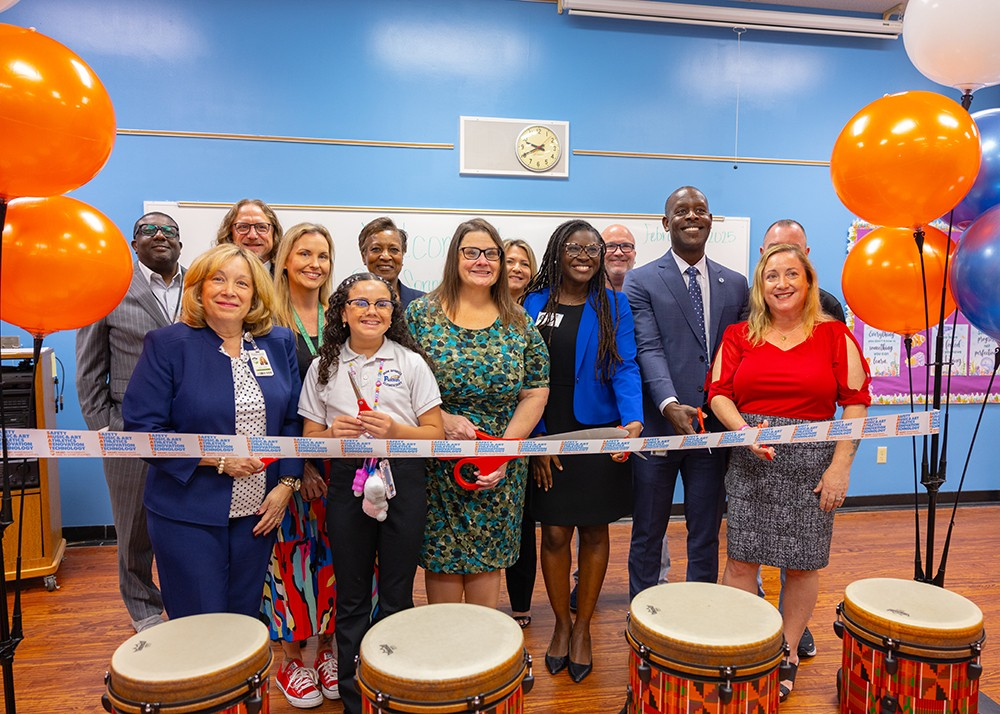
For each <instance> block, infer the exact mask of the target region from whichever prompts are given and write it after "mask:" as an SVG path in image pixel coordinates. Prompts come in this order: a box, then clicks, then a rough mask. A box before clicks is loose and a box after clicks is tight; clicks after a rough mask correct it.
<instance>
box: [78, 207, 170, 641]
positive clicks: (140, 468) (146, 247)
mask: <svg viewBox="0 0 1000 714" xmlns="http://www.w3.org/2000/svg"><path fill="white" fill-rule="evenodd" d="M132 236H133V239H132V249H133V250H135V254H136V257H137V258H138V261H137V262H136V263H135V265H134V266H133V270H132V283H131V285H129V289H128V292H127V293H126V294H125V297H124V298H123V299H122V301H121V303H119V305H118V307H116V308H115V309H114V310H112V311H111V312H110V313H109V314H108V316H107V317H105V318H103V319H101V320H98V321H97V322H95V323H94V324H93V325H88V326H87V327H83V328H81V329H80V330H78V331H77V333H76V369H77V377H76V391H77V395H78V396H79V398H80V408H81V409H82V410H83V418H84V420H85V421H86V422H87V426H88V427H89V428H90V429H94V430H99V429H110V430H112V431H117V430H120V429H122V395H124V393H125V387H127V386H128V382H129V379H130V378H131V377H132V370H133V369H134V368H135V364H136V362H137V361H138V360H139V355H140V354H141V353H142V341H143V338H144V337H145V336H146V333H147V332H149V331H150V330H155V329H157V328H159V327H166V326H167V325H169V324H170V323H172V322H175V321H176V320H177V317H178V315H179V314H180V304H181V293H182V289H183V283H184V271H183V269H181V268H180V267H179V266H178V263H177V261H178V259H179V258H180V254H181V241H180V230H179V229H178V227H177V222H176V221H175V220H174V219H173V218H171V217H170V216H168V215H166V214H164V213H147V214H146V215H145V216H143V217H142V218H140V219H139V220H138V221H136V223H135V227H134V228H133V230H132ZM104 477H105V479H106V480H107V482H108V491H109V493H110V495H111V513H112V517H113V518H114V521H115V531H116V532H117V534H118V587H119V590H120V591H121V595H122V600H124V601H125V607H126V608H127V609H128V613H129V616H130V617H131V619H132V626H133V627H134V628H135V630H136V632H141V631H142V630H144V629H146V628H147V627H152V626H153V625H155V624H157V623H159V622H160V621H161V619H162V615H163V600H162V598H161V597H160V590H159V588H158V587H157V586H156V584H155V583H154V582H153V547H152V545H151V544H150V542H149V534H148V533H147V531H146V509H145V507H144V506H143V505H142V494H143V490H144V489H145V486H146V463H145V462H144V461H141V460H140V459H105V460H104Z"/></svg>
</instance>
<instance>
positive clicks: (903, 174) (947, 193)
mask: <svg viewBox="0 0 1000 714" xmlns="http://www.w3.org/2000/svg"><path fill="white" fill-rule="evenodd" d="M981 156H982V150H981V149H980V146H979V130H978V129H977V128H976V123H975V122H974V121H973V120H972V117H971V116H969V112H967V111H966V110H965V109H962V107H961V106H960V105H959V104H957V103H956V102H954V101H952V100H951V99H948V98H947V97H944V96H942V95H940V94H935V93H934V92H902V93H901V94H892V95H889V96H887V97H882V98H881V99H877V100H875V101H874V102H872V103H871V104H869V105H868V106H866V107H865V108H864V109H862V110H861V111H860V112H858V113H857V114H855V115H854V117H853V118H852V119H851V120H850V121H849V122H847V126H845V127H844V129H843V131H841V132H840V136H838V137H837V142H836V143H835V144H834V146H833V156H832V157H831V158H830V174H831V176H832V178H833V188H834V190H835V191H836V192H837V196H839V197H840V200H841V201H842V202H843V204H844V205H845V206H847V208H848V210H850V211H851V212H852V213H854V214H855V215H857V216H860V217H861V218H863V219H865V220H866V221H868V222H869V223H872V224H875V225H879V226H908V227H913V228H916V227H918V226H922V225H925V224H927V223H929V222H931V221H933V220H934V219H935V218H937V217H938V216H942V215H944V214H945V213H947V212H948V211H949V210H951V209H952V208H953V207H954V206H955V205H957V204H958V202H959V201H961V200H962V199H963V198H965V194H967V193H968V192H969V189H971V188H972V184H973V182H974V181H975V180H976V175H977V174H978V173H979V162H980V159H981Z"/></svg>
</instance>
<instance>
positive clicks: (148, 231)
mask: <svg viewBox="0 0 1000 714" xmlns="http://www.w3.org/2000/svg"><path fill="white" fill-rule="evenodd" d="M157 231H159V232H160V233H162V234H163V237H164V238H176V237H177V236H179V235H180V234H181V232H180V229H179V228H177V226H156V225H153V224H152V223H143V224H142V225H140V226H139V228H138V229H137V230H136V235H143V236H146V237H147V238H152V237H153V236H155V235H156V232H157Z"/></svg>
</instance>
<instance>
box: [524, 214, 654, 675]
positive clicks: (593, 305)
mask: <svg viewBox="0 0 1000 714" xmlns="http://www.w3.org/2000/svg"><path fill="white" fill-rule="evenodd" d="M605 280H606V278H605V273H604V241H603V240H602V239H601V235H600V233H598V232H597V231H596V230H595V229H594V227H593V226H591V225H590V224H589V223H587V222H586V221H581V220H572V221H567V222H566V223H563V224H562V225H561V226H559V227H558V228H556V230H555V232H554V233H553V234H552V237H551V238H550V239H549V244H548V247H547V248H546V249H545V255H544V256H543V258H542V264H541V267H540V269H539V271H538V274H537V275H536V276H535V278H534V279H533V280H532V281H531V284H530V285H529V286H528V289H527V292H528V294H527V296H526V297H525V299H524V308H525V310H526V311H527V312H528V314H529V315H531V317H533V318H534V319H535V321H536V322H537V324H538V329H539V332H541V334H542V339H544V340H545V342H546V344H548V347H549V354H550V357H551V362H550V364H551V371H550V375H549V383H550V390H551V396H550V398H549V402H548V404H547V406H546V407H545V413H544V415H543V417H542V421H541V422H540V423H539V425H538V431H540V432H543V433H559V432H564V431H574V430H577V429H585V428H588V427H593V426H618V425H624V427H625V429H626V430H627V431H628V433H629V436H631V437H636V436H638V435H639V433H640V432H641V431H642V383H641V380H640V377H639V367H638V365H637V364H636V361H635V356H636V346H635V335H634V326H633V322H632V310H631V308H630V307H629V304H628V299H627V298H626V297H625V295H624V294H622V293H616V292H614V291H613V290H609V289H607V288H606V287H605ZM626 458H627V457H626V456H625V455H624V454H616V455H615V456H614V457H612V458H608V457H606V456H563V457H558V456H542V457H538V458H533V459H532V460H531V473H532V477H533V481H534V484H533V486H532V493H531V499H532V509H533V513H534V516H535V518H537V519H538V520H539V521H541V523H542V576H543V578H544V579H545V590H546V592H547V593H548V596H549V602H550V603H551V605H552V610H553V612H554V613H555V617H556V624H555V629H554V631H553V633H552V639H551V641H550V642H549V648H548V652H546V654H545V665H546V667H547V668H548V670H549V672H551V673H552V674H556V673H557V672H559V671H561V670H562V669H563V668H564V667H566V666H567V664H568V666H569V674H570V677H572V679H573V681H574V682H579V681H581V680H582V679H583V678H584V677H586V676H587V675H588V674H590V671H591V669H592V661H593V656H592V653H591V639H590V620H591V617H592V616H593V614H594V609H595V607H596V605H597V597H598V595H599V594H600V591H601V585H602V583H603V582H604V574H605V573H606V572H607V569H608V553H609V548H610V545H609V538H608V524H609V523H611V522H613V521H616V520H618V519H619V518H621V517H623V516H625V515H628V513H629V512H630V511H631V507H632V470H631V468H630V467H629V465H628V464H626V463H625V459H626ZM574 528H575V529H576V530H578V531H579V534H580V535H579V539H580V551H579V552H580V555H579V562H578V565H579V570H580V581H579V586H578V592H577V614H576V622H573V620H572V615H571V613H570V608H569V593H570V561H571V552H570V544H571V543H572V540H573V530H574Z"/></svg>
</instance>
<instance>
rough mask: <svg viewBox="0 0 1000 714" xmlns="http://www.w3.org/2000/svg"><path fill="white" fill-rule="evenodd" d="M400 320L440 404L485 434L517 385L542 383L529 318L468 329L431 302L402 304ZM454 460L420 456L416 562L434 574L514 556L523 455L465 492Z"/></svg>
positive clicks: (499, 421)
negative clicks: (422, 480) (422, 356)
mask: <svg viewBox="0 0 1000 714" xmlns="http://www.w3.org/2000/svg"><path fill="white" fill-rule="evenodd" d="M406 317H407V320H408V322H409V325H410V331H411V332H412V333H413V335H414V337H415V338H416V340H417V342H418V343H420V346H421V347H423V348H424V350H425V351H426V352H427V354H429V355H430V356H431V358H432V359H433V360H434V364H435V369H434V376H435V377H436V378H437V383H438V387H440V389H441V399H442V400H443V403H442V404H441V408H442V409H444V410H445V411H446V412H448V413H450V414H460V415H461V416H464V417H466V418H467V419H469V421H471V422H472V423H473V424H475V425H476V427H477V428H478V429H480V430H482V431H485V432H486V433H488V434H492V435H495V436H500V435H502V434H503V432H504V430H505V429H506V428H507V424H508V423H509V422H510V419H511V417H512V416H513V414H514V408H515V407H516V406H517V401H518V400H517V395H518V393H519V392H520V391H521V390H522V389H536V388H545V387H548V386H549V353H548V349H547V348H546V347H545V343H544V342H543V341H542V337H541V335H539V334H538V330H537V329H536V328H535V325H534V323H533V322H532V321H531V318H529V317H527V316H526V321H527V322H526V327H525V328H524V329H522V330H518V329H517V328H516V327H513V326H511V327H504V326H503V324H502V323H501V322H500V320H499V319H497V321H496V322H494V323H493V324H492V325H491V326H490V327H487V328H484V329H482V330H468V329H465V328H463V327H459V326H458V325H456V324H454V323H453V322H451V320H449V319H448V318H447V317H446V316H445V314H444V310H442V309H441V306H440V305H439V304H438V302H437V300H435V299H434V298H431V297H421V298H418V299H416V300H414V301H413V302H412V303H410V306H409V307H408V308H407V311H406ZM454 464H455V462H454V461H439V460H437V459H428V460H427V526H426V528H425V530H424V544H423V548H422V549H421V553H420V565H421V566H423V567H424V568H426V569H427V570H430V571H432V572H436V573H450V574H466V573H485V572H489V571H492V570H500V569H501V568H508V567H510V566H511V565H513V564H514V561H515V560H517V554H518V549H519V547H520V537H521V514H522V512H523V506H524V488H525V484H526V482H527V477H528V465H527V459H518V460H516V461H511V462H508V464H507V474H506V477H505V478H503V479H502V480H501V481H500V483H499V484H497V486H496V488H492V489H488V490H482V491H467V490H465V489H463V488H462V487H460V486H459V485H458V484H457V483H455V478H454V476H453V475H452V468H453V467H454Z"/></svg>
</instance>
